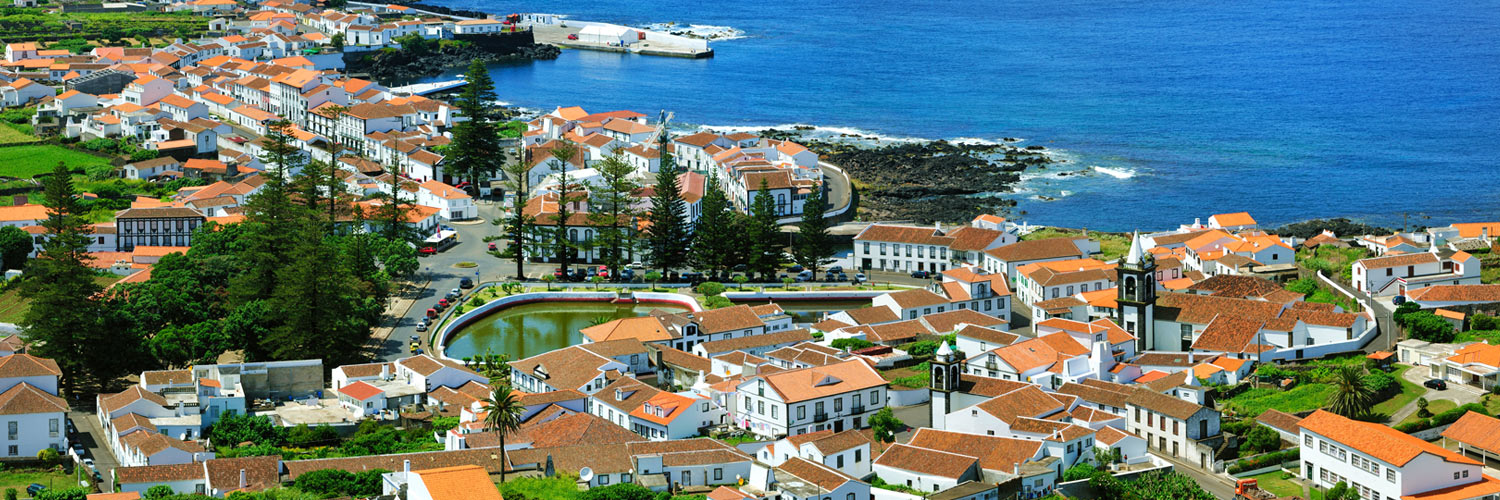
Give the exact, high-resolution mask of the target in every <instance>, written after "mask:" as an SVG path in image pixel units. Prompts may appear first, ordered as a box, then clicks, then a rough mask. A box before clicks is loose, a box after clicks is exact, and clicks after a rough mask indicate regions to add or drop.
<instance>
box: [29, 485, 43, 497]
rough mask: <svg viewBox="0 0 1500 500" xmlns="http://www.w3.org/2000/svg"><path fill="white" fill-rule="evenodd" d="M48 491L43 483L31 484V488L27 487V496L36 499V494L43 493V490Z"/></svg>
mask: <svg viewBox="0 0 1500 500" xmlns="http://www.w3.org/2000/svg"><path fill="white" fill-rule="evenodd" d="M46 489H47V486H46V485H43V484H41V483H31V486H27V487H26V496H29V497H32V498H36V494H37V493H41V492H42V491H43V490H46Z"/></svg>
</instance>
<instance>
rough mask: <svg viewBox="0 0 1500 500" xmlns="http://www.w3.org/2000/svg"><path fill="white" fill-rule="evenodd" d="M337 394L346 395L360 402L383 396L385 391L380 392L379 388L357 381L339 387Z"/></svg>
mask: <svg viewBox="0 0 1500 500" xmlns="http://www.w3.org/2000/svg"><path fill="white" fill-rule="evenodd" d="M339 393H341V394H344V395H347V396H349V397H352V398H354V399H357V400H360V401H364V400H366V399H370V398H373V397H375V396H379V395H381V394H384V393H385V391H382V390H380V388H378V387H375V386H373V385H370V384H367V383H365V382H364V381H358V382H354V383H352V384H348V385H345V386H343V387H340V388H339Z"/></svg>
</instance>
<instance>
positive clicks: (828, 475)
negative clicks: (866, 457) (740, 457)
mask: <svg viewBox="0 0 1500 500" xmlns="http://www.w3.org/2000/svg"><path fill="white" fill-rule="evenodd" d="M750 484H751V485H753V486H755V487H757V488H759V489H761V490H762V491H766V492H768V493H771V494H775V495H776V497H777V498H781V499H783V500H827V499H830V498H832V499H846V500H847V499H851V498H852V499H866V498H871V497H870V485H869V484H867V483H864V482H862V481H860V480H858V479H855V478H854V477H852V476H849V475H848V474H844V473H842V472H839V471H838V470H836V469H833V468H832V467H828V466H826V465H823V464H819V463H816V462H810V461H807V460H803V459H801V458H792V459H790V460H787V461H786V462H785V463H782V464H781V465H780V466H777V467H776V468H775V469H767V468H766V467H764V466H761V465H757V466H756V467H755V470H754V471H752V472H751V474H750Z"/></svg>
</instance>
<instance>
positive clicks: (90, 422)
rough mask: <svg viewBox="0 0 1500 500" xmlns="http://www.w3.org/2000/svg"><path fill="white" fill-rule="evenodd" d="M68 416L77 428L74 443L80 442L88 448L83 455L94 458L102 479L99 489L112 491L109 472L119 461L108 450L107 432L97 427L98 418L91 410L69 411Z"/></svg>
mask: <svg viewBox="0 0 1500 500" xmlns="http://www.w3.org/2000/svg"><path fill="white" fill-rule="evenodd" d="M68 418H69V419H71V420H73V425H74V426H75V427H77V428H78V434H77V435H76V436H73V442H74V443H82V444H83V446H84V447H86V448H88V454H87V455H85V457H88V458H93V459H94V469H95V470H98V471H99V476H100V478H102V479H103V480H104V481H103V482H102V483H100V484H99V490H100V491H114V487H113V486H112V485H111V484H110V483H111V481H112V479H113V474H111V473H110V472H111V471H113V470H115V467H119V465H120V462H119V461H117V460H115V454H114V452H111V451H110V450H109V446H108V445H107V443H108V442H109V438H108V437H107V436H108V434H105V433H104V430H103V429H101V428H100V427H99V418H98V416H96V415H95V414H94V413H93V412H91V411H76V410H75V411H70V412H68Z"/></svg>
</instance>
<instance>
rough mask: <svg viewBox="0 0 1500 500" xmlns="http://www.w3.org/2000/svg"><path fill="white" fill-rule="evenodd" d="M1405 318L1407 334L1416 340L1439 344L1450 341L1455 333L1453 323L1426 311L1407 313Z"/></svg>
mask: <svg viewBox="0 0 1500 500" xmlns="http://www.w3.org/2000/svg"><path fill="white" fill-rule="evenodd" d="M1405 320H1406V331H1407V334H1408V335H1410V336H1411V338H1414V339H1417V340H1425V341H1427V342H1436V343H1440V344H1441V343H1448V342H1452V341H1453V337H1454V336H1455V335H1456V334H1455V333H1454V331H1453V323H1449V322H1448V320H1446V319H1444V318H1443V317H1442V316H1438V315H1436V314H1433V313H1431V312H1428V311H1420V312H1414V313H1411V314H1407V315H1406V317H1405Z"/></svg>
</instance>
